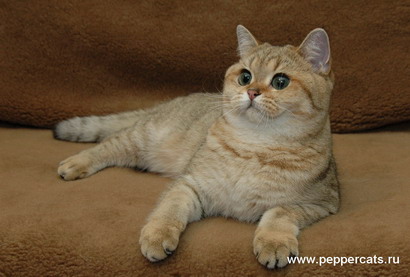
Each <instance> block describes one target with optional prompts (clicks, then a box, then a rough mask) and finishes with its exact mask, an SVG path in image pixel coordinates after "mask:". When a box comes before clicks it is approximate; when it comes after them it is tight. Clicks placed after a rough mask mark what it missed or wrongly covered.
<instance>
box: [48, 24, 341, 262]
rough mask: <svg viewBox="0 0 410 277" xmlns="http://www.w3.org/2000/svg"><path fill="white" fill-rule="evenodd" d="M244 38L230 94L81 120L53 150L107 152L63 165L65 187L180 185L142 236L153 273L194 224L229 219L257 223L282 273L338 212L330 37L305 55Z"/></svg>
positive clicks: (319, 35) (311, 40)
mask: <svg viewBox="0 0 410 277" xmlns="http://www.w3.org/2000/svg"><path fill="white" fill-rule="evenodd" d="M237 37H238V53H239V57H240V60H239V62H237V63H235V64H234V65H232V66H231V67H229V68H228V70H227V71H226V74H225V80H224V85H223V92H222V94H210V93H194V94H191V95H188V96H184V97H179V98H175V99H173V100H171V101H169V102H166V103H162V104H160V105H158V106H156V107H153V108H150V109H146V110H137V111H131V112H124V113H120V114H115V115H108V116H99V117H97V116H90V117H82V118H79V117H75V118H72V119H69V120H66V121H63V122H60V123H59V124H57V125H56V128H55V129H54V136H55V137H56V138H57V139H62V140H68V141H80V142H88V141H94V142H95V141H98V142H101V143H99V144H97V145H96V146H95V147H93V148H91V149H88V150H85V151H82V152H80V153H78V154H76V155H74V156H72V157H69V158H68V159H66V160H64V161H62V162H61V163H60V165H59V167H58V174H59V175H60V176H61V177H62V178H63V179H65V180H74V179H78V178H85V177H87V176H89V175H91V174H94V173H95V172H97V171H99V170H101V169H103V168H105V167H109V166H122V167H136V168H139V169H145V170H149V171H155V172H160V173H163V174H165V175H168V176H170V177H173V178H174V179H175V180H174V181H173V183H172V184H171V185H170V186H169V189H168V190H167V191H166V192H164V194H163V197H162V199H161V201H160V202H159V204H158V205H157V207H156V208H155V210H154V211H153V212H152V213H151V215H150V216H149V218H148V221H147V223H146V225H145V226H144V227H143V228H142V230H141V234H140V240H139V243H140V246H141V252H142V254H143V255H144V256H145V257H146V258H147V259H148V260H149V261H151V262H156V261H160V260H163V259H165V258H166V257H167V256H169V255H170V254H171V253H172V252H173V251H174V250H175V249H176V248H177V246H178V241H179V237H180V235H181V233H182V232H183V231H184V230H185V228H186V226H187V224H188V223H190V222H193V221H197V220H200V219H202V218H204V217H207V216H225V217H231V218H235V219H238V220H241V221H246V222H258V225H257V228H256V232H255V236H254V240H253V249H254V254H255V255H256V258H257V260H258V261H259V262H260V263H261V264H262V265H264V266H266V267H267V268H270V269H271V268H275V267H279V268H280V267H284V266H285V265H286V264H287V263H288V257H289V256H292V255H298V240H297V236H298V233H299V230H300V229H302V228H304V227H306V226H308V225H310V224H311V223H313V222H316V221H318V220H319V219H321V218H324V217H326V216H328V215H330V214H334V213H336V212H337V210H338V206H339V184H338V180H337V176H336V165H335V161H334V158H333V154H332V141H331V132H330V123H329V114H328V111H329V102H330V96H331V91H332V89H333V84H334V78H333V73H332V71H331V58H330V45H329V38H328V35H327V33H326V32H325V30H323V29H321V28H317V29H315V30H313V31H311V32H310V33H309V34H308V35H307V37H306V38H305V39H304V41H303V42H302V43H301V45H300V46H299V47H294V46H290V45H286V46H283V47H279V46H272V45H270V44H268V43H261V42H259V41H258V40H256V39H255V37H254V36H253V35H252V34H251V33H250V31H249V30H247V29H246V28H245V27H243V26H242V25H238V27H237Z"/></svg>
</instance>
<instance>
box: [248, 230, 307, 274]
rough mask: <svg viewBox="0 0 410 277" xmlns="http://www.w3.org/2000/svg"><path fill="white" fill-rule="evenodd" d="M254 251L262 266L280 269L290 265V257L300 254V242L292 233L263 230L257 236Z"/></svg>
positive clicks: (254, 241)
mask: <svg viewBox="0 0 410 277" xmlns="http://www.w3.org/2000/svg"><path fill="white" fill-rule="evenodd" d="M253 251H254V254H255V255H256V258H257V259H258V261H259V263H261V264H262V265H264V266H266V267H267V268H269V269H272V268H275V267H278V268H280V267H284V266H286V265H287V264H288V257H290V256H297V255H298V254H299V252H298V240H297V238H296V236H294V235H293V234H291V233H286V232H283V231H273V230H267V229H261V230H257V232H256V234H255V238H254V240H253Z"/></svg>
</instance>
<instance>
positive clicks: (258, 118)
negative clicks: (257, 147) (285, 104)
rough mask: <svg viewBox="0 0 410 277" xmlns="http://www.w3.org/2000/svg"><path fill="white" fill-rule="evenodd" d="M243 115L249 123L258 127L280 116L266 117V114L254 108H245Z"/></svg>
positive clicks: (270, 115)
mask: <svg viewBox="0 0 410 277" xmlns="http://www.w3.org/2000/svg"><path fill="white" fill-rule="evenodd" d="M244 114H245V116H246V118H247V119H248V120H249V121H250V122H251V123H255V124H260V125H263V124H264V123H265V122H266V121H267V120H273V119H275V118H277V117H278V116H279V115H280V113H278V114H274V115H273V114H269V115H268V114H267V113H266V112H263V111H261V110H260V109H258V108H256V107H254V106H250V107H249V108H247V109H246V111H245V113H244Z"/></svg>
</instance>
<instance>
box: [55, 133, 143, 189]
mask: <svg viewBox="0 0 410 277" xmlns="http://www.w3.org/2000/svg"><path fill="white" fill-rule="evenodd" d="M139 133H140V130H138V128H137V126H135V127H131V128H129V129H125V130H123V131H120V132H118V133H117V134H115V135H112V136H110V137H108V138H106V139H105V140H104V141H102V142H101V143H99V144H97V145H96V146H95V147H92V148H90V149H86V150H84V151H82V152H80V153H78V154H76V155H74V156H71V157H69V158H68V159H65V160H64V161H62V162H61V163H60V165H59V167H58V174H59V175H60V176H61V177H62V178H63V179H64V180H66V181H70V180H75V179H80V178H85V177H87V176H90V175H91V174H94V173H95V172H97V171H99V170H101V169H103V168H106V167H109V166H121V167H137V166H138V167H143V161H142V160H143V157H142V155H141V154H142V153H141V151H140V149H141V148H142V147H143V139H142V136H141V135H138V134H139Z"/></svg>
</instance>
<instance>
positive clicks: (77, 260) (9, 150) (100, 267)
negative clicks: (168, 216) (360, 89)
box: [0, 125, 410, 276]
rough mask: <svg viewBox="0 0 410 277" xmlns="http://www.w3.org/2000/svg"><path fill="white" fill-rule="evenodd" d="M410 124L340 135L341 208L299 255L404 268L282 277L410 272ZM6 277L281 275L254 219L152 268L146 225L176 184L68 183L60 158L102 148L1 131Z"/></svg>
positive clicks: (152, 178)
mask: <svg viewBox="0 0 410 277" xmlns="http://www.w3.org/2000/svg"><path fill="white" fill-rule="evenodd" d="M409 141H410V125H407V126H401V127H400V128H399V129H390V130H387V131H386V130H383V131H379V132H372V133H360V134H343V135H334V152H335V157H336V161H337V164H338V170H339V175H340V181H341V199H342V201H341V208H340V212H339V213H338V214H336V215H333V216H330V217H328V218H326V219H324V220H322V221H320V222H319V223H316V224H314V225H312V226H310V227H308V228H306V229H305V230H303V231H302V232H301V235H300V255H301V256H309V257H316V258H317V259H319V257H321V256H323V257H346V256H347V257H356V256H357V257H374V255H376V256H378V257H383V258H387V257H389V256H392V257H400V264H347V265H344V266H340V265H337V266H333V265H332V264H326V265H322V266H319V265H318V264H294V265H290V266H288V267H286V268H285V269H281V270H278V271H277V272H276V274H275V276H301V275H303V274H305V275H309V276H312V274H321V276H325V275H327V276H336V275H338V276H346V275H347V274H348V275H355V276H359V275H360V276H363V275H367V274H368V275H372V276H380V275H389V276H406V275H407V276H408V273H409V272H408V259H409V258H410V256H409V253H410V236H408V230H409V229H410V220H409V217H408V215H409V212H410V206H409V205H408V199H409V196H410V171H409V170H408V165H409V164H410V145H409ZM0 145H1V147H0V157H1V159H0V180H1V182H0V211H1V213H0V276H3V275H4V276H66V275H68V276H97V275H98V276H187V275H195V274H208V276H221V275H223V276H271V274H272V272H270V271H268V270H266V269H264V268H263V267H262V266H260V265H259V264H258V262H257V261H256V259H255V257H254V255H253V253H252V239H253V233H254V231H255V227H256V226H255V225H254V224H246V223H242V222H238V221H235V220H232V219H225V218H208V219H205V220H202V221H200V222H197V223H193V224H190V225H189V226H188V228H187V230H186V231H185V232H184V233H183V235H182V238H181V242H180V245H179V247H178V249H177V251H176V252H175V253H174V254H173V255H172V256H171V257H170V258H169V259H168V260H166V261H164V262H160V263H156V264H151V263H149V262H148V261H147V260H145V258H144V257H143V256H142V254H141V253H140V250H139V246H138V238H139V232H140V230H141V227H142V226H143V224H144V222H145V219H146V218H147V216H148V214H149V213H150V211H151V210H152V209H153V208H154V206H155V204H156V202H157V200H158V197H159V196H160V194H161V192H162V191H163V190H164V188H165V187H166V184H167V183H168V182H169V179H167V178H163V177H160V176H158V175H156V174H153V173H142V172H137V171H135V170H132V169H125V168H108V169H105V170H103V171H101V172H99V173H97V174H96V175H94V176H91V177H89V178H86V179H83V180H78V181H73V182H65V181H63V180H62V179H60V178H59V176H58V175H57V172H56V171H57V165H58V163H59V162H60V161H61V160H62V159H64V158H66V157H68V156H70V155H72V154H74V153H76V152H78V151H80V150H82V149H85V148H88V147H91V146H92V144H78V143H69V142H62V141H56V140H53V139H52V134H51V131H48V130H38V129H25V128H16V127H11V126H3V127H0Z"/></svg>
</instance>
